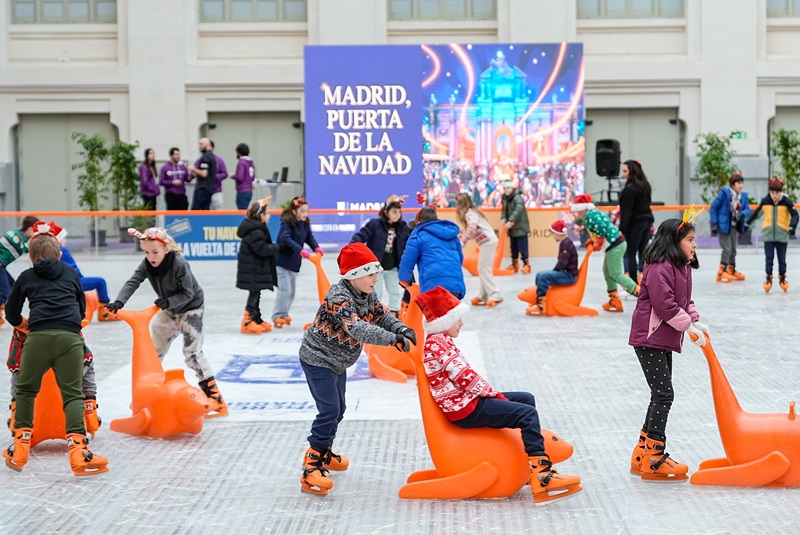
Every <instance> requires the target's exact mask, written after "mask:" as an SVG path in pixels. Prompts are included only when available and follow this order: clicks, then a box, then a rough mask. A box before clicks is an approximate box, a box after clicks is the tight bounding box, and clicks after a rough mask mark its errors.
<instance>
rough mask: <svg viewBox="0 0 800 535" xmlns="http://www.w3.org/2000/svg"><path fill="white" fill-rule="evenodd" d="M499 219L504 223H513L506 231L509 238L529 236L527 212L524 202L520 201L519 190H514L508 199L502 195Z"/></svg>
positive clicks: (529, 227) (529, 228)
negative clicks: (501, 210)
mask: <svg viewBox="0 0 800 535" xmlns="http://www.w3.org/2000/svg"><path fill="white" fill-rule="evenodd" d="M500 217H501V218H502V220H503V221H505V222H508V223H514V226H513V227H511V228H510V229H508V235H509V236H510V237H512V238H518V237H520V236H527V235H528V234H530V232H531V226H530V223H529V222H528V211H527V210H525V201H523V200H522V195H520V193H519V190H517V189H515V190H514V191H513V192H512V193H511V196H510V197H507V196H506V195H503V212H502V215H501V216H500Z"/></svg>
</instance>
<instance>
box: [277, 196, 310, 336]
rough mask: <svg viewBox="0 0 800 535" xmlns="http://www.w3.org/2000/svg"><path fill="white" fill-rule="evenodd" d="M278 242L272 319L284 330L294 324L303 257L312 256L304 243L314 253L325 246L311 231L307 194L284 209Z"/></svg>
mask: <svg viewBox="0 0 800 535" xmlns="http://www.w3.org/2000/svg"><path fill="white" fill-rule="evenodd" d="M278 244H279V245H280V246H281V249H280V252H279V253H278V254H277V255H276V256H275V264H276V268H277V271H278V291H277V293H276V295H275V307H274V308H273V309H272V322H273V323H274V324H275V327H278V328H279V329H280V328H281V327H283V326H284V325H290V324H291V323H292V317H291V316H290V315H289V309H290V308H291V307H292V302H293V301H294V292H295V288H296V284H297V274H298V273H299V272H300V263H301V261H302V259H303V258H308V257H309V256H311V253H309V252H308V251H307V250H306V249H303V246H304V245H305V244H308V246H309V247H311V248H312V249H313V250H314V252H316V253H319V254H322V249H321V248H320V246H319V244H318V243H317V240H315V239H314V234H313V233H312V232H311V221H310V220H309V219H308V203H307V202H306V200H305V199H304V198H303V197H295V198H293V199H292V200H291V201H289V204H288V205H287V206H286V208H284V209H283V212H281V228H280V230H278Z"/></svg>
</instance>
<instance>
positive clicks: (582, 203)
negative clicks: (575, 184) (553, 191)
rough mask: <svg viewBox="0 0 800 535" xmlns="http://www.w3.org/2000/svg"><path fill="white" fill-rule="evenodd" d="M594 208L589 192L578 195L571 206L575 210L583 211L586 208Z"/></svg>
mask: <svg viewBox="0 0 800 535" xmlns="http://www.w3.org/2000/svg"><path fill="white" fill-rule="evenodd" d="M593 208H594V203H593V202H592V196H591V195H589V194H588V193H582V194H580V195H578V196H576V197H575V198H574V199H573V200H572V204H571V205H570V207H569V209H570V210H572V211H573V212H583V211H584V210H592V209H593Z"/></svg>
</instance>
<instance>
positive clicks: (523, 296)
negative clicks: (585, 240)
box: [517, 246, 598, 316]
mask: <svg viewBox="0 0 800 535" xmlns="http://www.w3.org/2000/svg"><path fill="white" fill-rule="evenodd" d="M592 252H594V249H592V247H591V246H589V247H587V248H586V255H585V256H584V257H583V262H581V267H580V268H578V278H577V279H576V280H575V282H574V283H573V284H570V285H569V286H550V288H548V289H547V294H546V296H545V302H544V315H545V316H597V314H598V312H597V311H596V310H595V309H593V308H589V307H584V306H581V301H583V293H584V291H585V290H586V275H587V273H588V271H589V257H590V256H591V254H592ZM517 298H519V299H520V300H521V301H525V302H526V303H528V304H529V305H531V306H532V305H534V304H535V303H536V286H528V287H527V288H525V289H524V290H522V291H521V292H520V293H519V294H518V295H517Z"/></svg>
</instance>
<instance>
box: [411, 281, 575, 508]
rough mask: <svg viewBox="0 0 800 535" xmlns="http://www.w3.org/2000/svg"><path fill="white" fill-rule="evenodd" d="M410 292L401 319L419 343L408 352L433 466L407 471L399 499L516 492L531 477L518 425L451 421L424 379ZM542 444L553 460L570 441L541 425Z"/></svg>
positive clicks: (418, 321)
mask: <svg viewBox="0 0 800 535" xmlns="http://www.w3.org/2000/svg"><path fill="white" fill-rule="evenodd" d="M409 291H410V292H411V294H412V303H411V305H410V306H409V310H408V314H407V322H406V324H407V325H408V326H409V327H411V328H413V329H414V330H415V331H416V333H417V339H418V340H420V344H419V345H418V346H417V347H416V348H414V349H412V351H411V352H410V353H409V356H410V357H411V359H412V360H413V362H414V368H415V371H416V376H417V390H418V392H419V400H420V407H421V409H422V422H423V426H424V428H425V437H426V438H427V442H428V451H429V452H430V455H431V459H432V460H433V465H434V466H435V468H433V469H427V470H420V471H417V472H414V473H412V474H411V475H410V476H408V479H407V484H406V485H404V486H403V487H402V488H401V489H400V491H399V493H398V494H399V496H400V498H408V499H444V500H448V499H463V498H501V497H507V496H511V495H513V494H515V493H516V492H518V491H519V490H520V489H521V488H522V487H523V486H524V485H525V484H526V483H528V482H529V480H530V477H531V469H530V466H529V464H528V456H527V455H526V454H525V450H524V448H523V445H522V436H521V434H520V432H519V430H517V429H489V428H481V429H462V428H460V427H458V426H457V425H455V424H453V423H452V422H450V421H449V420H448V419H447V418H446V417H445V415H444V412H442V410H441V409H440V408H439V406H438V405H437V404H436V402H435V401H434V400H433V396H431V393H430V389H429V388H428V379H427V376H426V374H425V369H424V368H423V366H422V345H423V344H422V340H423V336H424V333H423V331H422V313H421V312H420V310H419V307H417V306H415V305H414V299H415V298H416V296H417V295H418V294H419V287H418V286H417V285H413V286H412V288H411V289H409ZM542 435H543V436H544V437H545V449H546V451H547V453H548V455H550V458H551V459H552V461H553V462H554V463H558V462H561V461H564V460H566V459H568V458H569V457H570V456H571V455H572V451H573V448H572V445H571V444H569V443H568V442H566V441H564V440H562V439H560V438H559V437H557V436H556V435H554V434H553V433H550V432H549V431H545V430H544V429H542Z"/></svg>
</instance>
